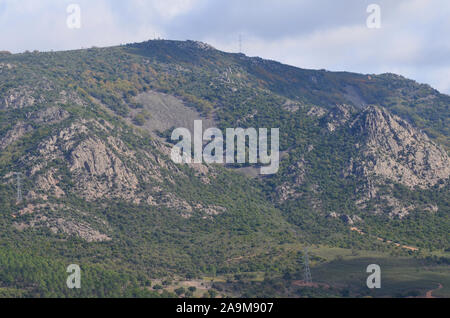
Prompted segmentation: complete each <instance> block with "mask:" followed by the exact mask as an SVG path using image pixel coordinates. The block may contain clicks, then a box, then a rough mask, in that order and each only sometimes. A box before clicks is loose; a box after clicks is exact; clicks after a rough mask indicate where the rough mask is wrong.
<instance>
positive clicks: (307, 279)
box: [303, 248, 312, 284]
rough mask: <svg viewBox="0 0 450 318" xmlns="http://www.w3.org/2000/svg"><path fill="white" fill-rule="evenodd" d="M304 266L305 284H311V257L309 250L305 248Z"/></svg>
mask: <svg viewBox="0 0 450 318" xmlns="http://www.w3.org/2000/svg"><path fill="white" fill-rule="evenodd" d="M303 266H304V273H303V280H304V281H305V283H307V284H311V283H312V276H311V269H310V268H309V256H308V249H307V248H305V251H304V255H303Z"/></svg>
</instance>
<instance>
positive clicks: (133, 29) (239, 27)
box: [0, 0, 450, 93]
mask: <svg viewBox="0 0 450 318" xmlns="http://www.w3.org/2000/svg"><path fill="white" fill-rule="evenodd" d="M372 2H373V1H369V0H346V1H345V2H341V1H335V0H321V1H313V0H311V1H307V0H284V1H283V2H280V1H275V0H245V1H242V0H164V1H161V0H128V1H121V0H96V1H90V0H40V1H36V0H21V1H16V0H0V29H1V30H2V32H1V33H0V50H10V51H13V52H20V51H24V50H26V49H28V50H34V49H38V50H50V49H54V50H63V49H76V48H80V47H89V46H93V45H95V46H109V45H116V44H120V43H129V42H139V41H145V40H148V39H152V38H154V37H155V36H160V37H164V38H171V39H197V40H203V41H207V42H210V43H211V44H213V45H214V46H216V47H217V48H219V49H223V50H227V51H234V52H236V51H237V50H238V34H239V33H242V34H243V38H244V43H243V48H244V52H245V53H247V54H249V55H257V56H262V57H265V58H271V59H275V60H279V61H282V62H285V63H289V64H293V65H296V66H299V67H305V68H326V69H330V70H346V71H354V72H364V73H381V72H400V73H401V74H402V75H405V76H408V77H413V78H414V79H416V80H418V81H421V82H427V83H430V84H432V85H433V86H434V87H436V88H439V89H442V90H444V91H445V92H449V93H450V84H449V83H448V82H449V80H448V78H449V77H450V76H448V75H449V73H448V70H449V69H450V41H449V40H448V33H449V32H450V19H449V18H450V3H449V2H448V0H396V1H390V0H379V1H377V2H378V3H379V4H380V5H381V10H382V28H381V29H379V30H373V29H368V28H367V27H366V19H367V12H366V7H367V5H368V4H370V3H372ZM69 3H79V4H80V6H81V8H82V29H81V30H69V29H68V28H67V27H66V24H65V21H66V18H67V13H66V10H65V9H66V6H67V5H68V4H69Z"/></svg>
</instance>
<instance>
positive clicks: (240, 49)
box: [239, 33, 242, 53]
mask: <svg viewBox="0 0 450 318" xmlns="http://www.w3.org/2000/svg"><path fill="white" fill-rule="evenodd" d="M239 53H242V33H239Z"/></svg>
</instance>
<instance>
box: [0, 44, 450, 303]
mask: <svg viewBox="0 0 450 318" xmlns="http://www.w3.org/2000/svg"><path fill="white" fill-rule="evenodd" d="M449 105H450V97H449V96H447V95H444V94H440V93H439V92H438V91H436V90H434V89H432V88H431V87H430V86H428V85H423V84H418V83H416V82H414V81H412V80H408V79H406V78H403V77H401V76H397V75H394V74H382V75H362V74H354V73H344V72H340V73H334V72H328V71H325V70H319V71H315V70H304V69H299V68H295V67H292V66H287V65H283V64H280V63H278V62H275V61H268V60H263V59H260V58H252V57H247V56H245V55H243V54H231V53H225V52H221V51H219V50H216V49H215V48H213V47H211V46H209V45H207V44H204V43H201V42H196V41H186V42H178V41H166V40H157V41H148V42H144V43H135V44H129V45H124V46H118V47H110V48H92V49H87V50H77V51H68V52H46V53H40V52H33V53H23V54H0V180H2V183H1V184H0V194H1V195H0V207H1V210H0V211H1V212H0V213H1V214H0V227H1V234H0V256H1V257H0V262H1V267H0V268H1V270H0V295H13V296H55V297H57V296H93V295H94V296H100V297H103V296H143V297H156V296H161V295H163V296H174V294H173V290H172V289H171V284H170V283H169V282H170V281H174V280H175V281H177V280H178V281H180V280H182V279H185V278H189V279H197V280H201V282H202V284H206V285H203V286H209V285H208V284H207V283H206V281H205V280H202V279H203V278H204V277H205V276H223V277H228V276H227V275H240V273H246V274H245V275H249V277H252V275H256V276H258V275H261V273H264V274H265V276H266V277H271V275H272V276H273V277H277V275H285V276H283V277H284V278H283V279H285V278H286V277H287V276H286V275H287V274H286V273H288V274H289V275H288V276H289V277H291V276H292V277H294V278H295V275H299V274H298V273H300V272H301V265H299V263H298V261H299V258H300V256H301V255H302V250H303V248H304V247H305V246H309V245H315V246H317V250H316V251H315V252H314V251H313V256H314V258H313V262H312V263H313V265H316V266H328V265H327V264H331V263H330V259H329V258H328V255H322V254H321V251H323V248H324V247H326V248H327V249H347V250H352V251H372V252H373V251H376V253H384V254H383V255H391V254H393V255H397V256H398V255H401V256H402V257H410V258H411V259H412V256H414V257H416V258H417V257H422V258H425V257H430V255H431V256H433V255H435V254H433V251H440V253H441V254H440V255H441V256H442V255H444V256H443V257H442V259H440V260H439V261H436V260H435V259H433V260H431V261H430V260H428V261H430V262H435V263H431V264H432V265H433V266H434V265H435V266H438V265H439V264H441V263H442V262H444V263H445V262H447V261H448V258H446V257H447V254H445V253H448V247H449V241H448V228H449V226H450V220H449V203H450V202H449V198H450V196H449V175H450V168H449V167H450V159H449V155H448V154H449V147H450V140H449V130H448V127H449V118H450V116H449ZM194 120H202V121H203V127H204V128H205V129H206V128H208V127H219V128H220V129H222V130H225V129H226V128H234V127H243V128H249V127H254V128H279V129H280V146H281V151H282V160H281V167H280V171H279V172H278V173H277V174H275V175H272V176H265V177H262V176H259V175H258V174H257V171H259V169H257V168H258V166H256V165H227V166H224V165H206V164H189V165H177V164H175V163H174V162H173V161H172V160H171V159H170V153H171V148H172V143H171V141H170V140H169V139H168V137H170V135H171V132H172V130H173V129H174V128H177V127H186V128H189V129H191V130H192V129H193V122H194ZM17 173H20V175H19V178H20V182H21V185H20V188H21V190H22V194H23V199H22V200H19V201H18V200H17V182H18V180H17V178H18V176H17ZM389 242H398V243H395V244H397V246H395V244H390V243H389ZM402 246H403V247H402ZM411 246H412V247H413V248H404V247H411ZM446 249H447V252H446V251H445V250H446ZM314 253H315V255H314ZM355 253H356V252H355ZM391 256H392V255H391ZM392 257H393V256H392ZM436 262H437V263H436ZM73 263H75V264H78V263H80V265H82V268H83V272H86V273H87V274H86V275H87V276H86V278H85V280H84V284H85V286H88V287H86V288H82V289H81V290H80V291H70V290H67V288H66V287H65V278H66V273H65V269H66V267H67V265H69V264H73ZM430 266H431V265H430ZM50 269H51V270H52V271H53V272H54V274H52V275H50V274H49V271H50ZM255 273H258V274H255ZM245 275H244V276H245ZM449 276H450V275H449ZM233 277H234V276H233ZM239 277H240V278H239V279H237V281H234V280H233V279H234V278H233V279H232V280H231V281H232V282H230V284H229V285H225V286H219V287H218V286H212V285H211V286H209V287H208V288H205V291H208V290H209V292H210V295H213V293H212V292H211V291H212V290H213V289H214V290H219V289H221V290H222V293H223V295H225V296H230V295H253V296H254V295H255V293H257V291H255V290H254V286H253V285H252V286H253V287H251V286H250V287H249V286H247V285H246V284H247V283H248V279H249V278H248V277H247V278H245V277H244V278H242V276H239ZM294 278H292V279H294ZM445 279H448V276H445ZM257 281H258V280H257ZM259 281H260V280H259ZM163 282H165V284H163ZM251 282H253V283H251ZM151 283H153V285H155V284H158V288H154V289H151V288H150V284H151ZM254 283H255V281H254V280H253V281H252V279H250V284H254ZM239 284H242V286H241V285H239ZM263 284H265V285H264V286H265V288H269V287H267V286H275V285H274V284H275V283H273V282H272V281H271V280H270V279H266V280H264V283H263ZM159 285H163V286H166V287H162V286H159ZM230 286H231V287H230ZM233 286H234V287H233ZM236 286H239V288H241V289H242V290H240V292H237V289H239V288H238V287H236ZM159 287H160V288H159ZM344 287H345V286H344ZM344 287H343V286H341V285H339V284H338V287H337V289H336V290H335V291H333V292H331V291H324V290H321V291H316V293H318V294H320V293H325V294H327V293H328V294H329V293H331V294H332V295H342V293H343V292H342V290H343V289H345V288H344ZM291 289H292V288H291V287H289V288H286V294H283V293H280V294H277V293H275V294H276V295H278V296H281V295H284V296H293V295H295V292H294V291H293V290H291ZM160 290H164V292H163V293H162V294H161V292H160ZM233 290H234V291H233ZM260 290H264V289H260ZM353 292H354V293H355V294H356V295H361V291H360V290H354V291H353ZM236 293H237V294H236ZM293 293H294V294H293ZM318 294H313V296H314V295H318ZM257 295H259V294H257ZM265 295H267V294H265Z"/></svg>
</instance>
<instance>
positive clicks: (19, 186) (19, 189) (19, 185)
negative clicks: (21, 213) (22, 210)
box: [16, 172, 23, 204]
mask: <svg viewBox="0 0 450 318" xmlns="http://www.w3.org/2000/svg"><path fill="white" fill-rule="evenodd" d="M16 176H17V199H16V200H17V204H19V203H22V200H23V197H22V180H21V177H22V174H21V173H20V172H16Z"/></svg>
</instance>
